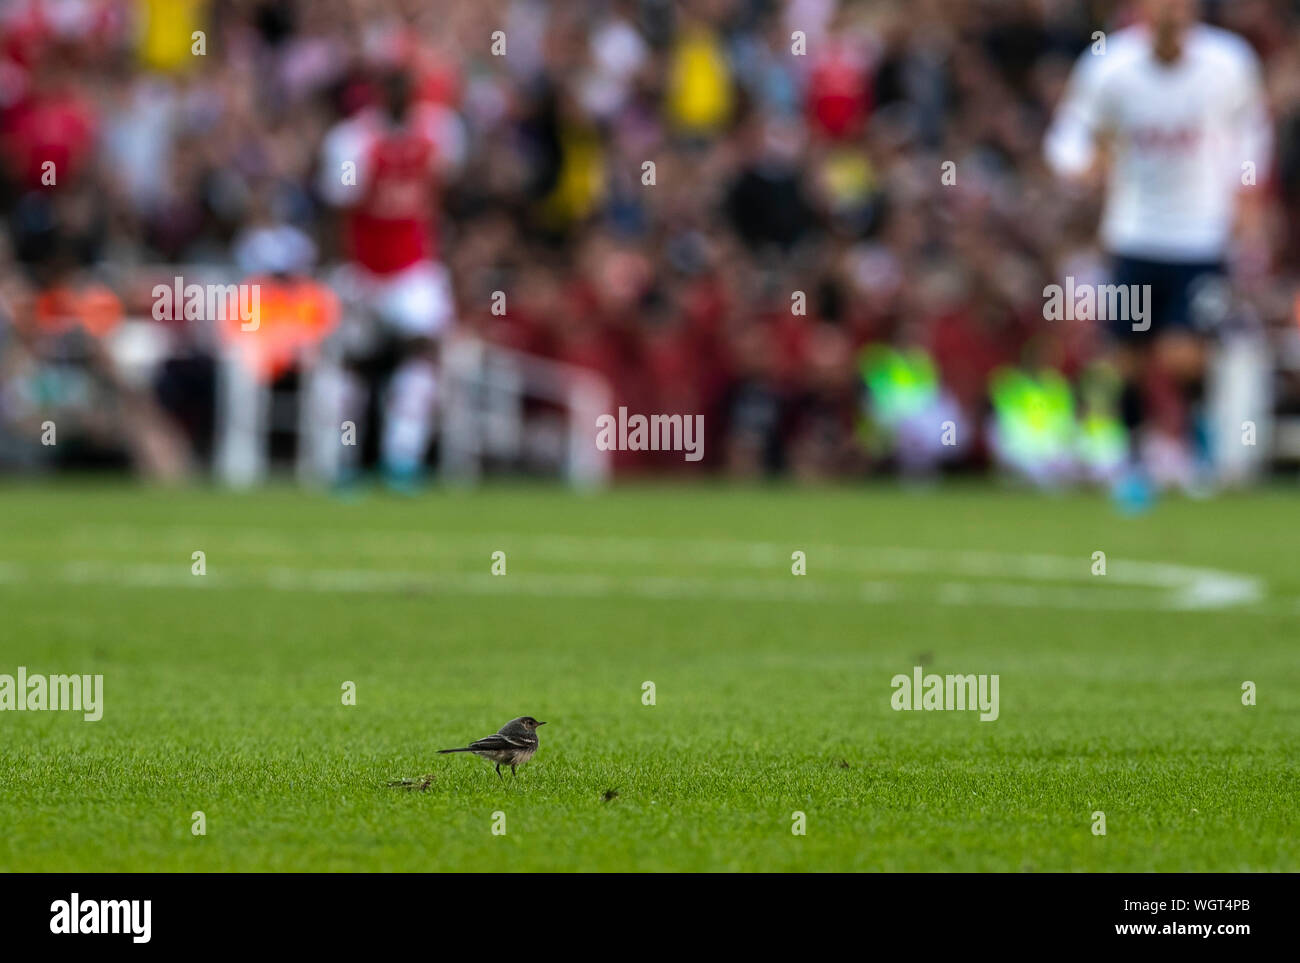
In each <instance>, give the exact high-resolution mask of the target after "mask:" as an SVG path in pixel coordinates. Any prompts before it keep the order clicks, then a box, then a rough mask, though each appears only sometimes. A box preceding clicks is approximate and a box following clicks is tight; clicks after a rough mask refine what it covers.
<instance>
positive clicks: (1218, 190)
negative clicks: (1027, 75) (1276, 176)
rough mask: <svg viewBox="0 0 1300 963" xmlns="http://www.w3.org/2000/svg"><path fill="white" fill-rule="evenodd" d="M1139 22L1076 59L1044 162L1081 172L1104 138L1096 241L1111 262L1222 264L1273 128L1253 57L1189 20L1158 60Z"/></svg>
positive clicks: (1243, 46) (1233, 39)
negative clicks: (1178, 44) (1171, 52)
mask: <svg viewBox="0 0 1300 963" xmlns="http://www.w3.org/2000/svg"><path fill="white" fill-rule="evenodd" d="M1151 44H1152V41H1151V35H1150V32H1149V31H1148V30H1147V28H1146V27H1144V26H1138V27H1129V28H1127V29H1124V30H1121V31H1118V32H1116V33H1114V34H1112V35H1111V36H1109V37H1107V38H1106V52H1105V53H1103V54H1095V53H1093V52H1092V51H1091V50H1089V51H1087V52H1085V53H1084V54H1083V56H1081V57H1080V58H1079V62H1078V63H1077V64H1076V66H1075V68H1074V73H1073V74H1072V75H1071V77H1070V83H1069V87H1068V88H1067V90H1066V94H1065V97H1064V99H1063V100H1062V101H1061V104H1060V106H1059V107H1058V108H1057V113H1056V117H1055V119H1054V121H1053V123H1052V126H1051V129H1050V130H1049V131H1048V134H1047V140H1046V144H1045V150H1046V155H1047V160H1048V163H1049V164H1051V166H1052V167H1053V168H1055V169H1056V170H1057V171H1058V172H1059V173H1063V174H1071V173H1080V172H1082V171H1085V170H1087V168H1088V167H1089V166H1090V165H1091V164H1092V162H1093V159H1094V157H1095V156H1096V149H1097V148H1096V142H1097V138H1098V137H1099V136H1101V137H1105V138H1106V139H1107V140H1108V141H1109V143H1110V145H1111V154H1112V163H1111V167H1110V171H1109V175H1108V176H1109V183H1108V184H1107V189H1106V206H1105V213H1104V215H1103V217H1102V225H1101V237H1102V243H1103V244H1104V245H1105V247H1106V249H1107V250H1108V251H1110V252H1111V253H1114V254H1121V255H1127V256H1129V257H1140V258H1150V259H1153V260H1163V261H1211V260H1217V259H1219V258H1221V257H1223V256H1224V254H1225V250H1226V247H1227V244H1228V241H1229V238H1230V235H1231V231H1232V225H1233V217H1234V212H1235V198H1236V194H1237V191H1239V190H1241V189H1242V187H1243V184H1246V183H1251V181H1250V178H1251V177H1252V176H1253V178H1254V181H1253V182H1254V183H1258V184H1262V183H1263V182H1264V179H1265V177H1266V176H1267V171H1268V167H1269V162H1270V155H1271V151H1272V132H1271V125H1270V122H1269V118H1268V110H1267V107H1266V105H1265V101H1264V89H1263V84H1262V81H1261V77H1260V66H1259V60H1258V58H1257V57H1256V56H1255V53H1254V51H1253V50H1252V49H1251V48H1250V45H1249V44H1248V43H1246V41H1245V40H1243V39H1242V38H1241V37H1239V36H1237V35H1236V34H1234V33H1230V32H1229V31H1226V30H1220V29H1218V28H1216V27H1210V26H1207V25H1204V24H1198V25H1196V26H1194V27H1193V28H1191V29H1190V30H1189V31H1188V33H1187V35H1186V37H1185V38H1184V42H1183V50H1182V54H1181V56H1180V57H1179V59H1178V60H1177V61H1176V62H1175V63H1172V64H1168V65H1166V64H1163V63H1161V62H1160V61H1159V60H1157V59H1156V57H1155V54H1154V52H1153V51H1152V48H1151Z"/></svg>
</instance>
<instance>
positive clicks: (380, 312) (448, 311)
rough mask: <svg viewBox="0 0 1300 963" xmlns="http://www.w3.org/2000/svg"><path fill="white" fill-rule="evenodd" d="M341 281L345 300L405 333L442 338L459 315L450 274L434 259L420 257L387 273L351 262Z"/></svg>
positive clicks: (407, 334)
mask: <svg viewBox="0 0 1300 963" xmlns="http://www.w3.org/2000/svg"><path fill="white" fill-rule="evenodd" d="M341 281H342V283H341V285H340V286H341V287H342V288H344V290H343V291H340V293H341V294H343V297H344V299H345V300H347V301H350V302H352V303H353V304H356V305H357V306H359V307H361V308H362V309H363V310H365V311H368V312H370V313H372V314H373V315H374V316H375V317H376V318H378V319H379V321H380V322H381V323H382V324H383V325H384V326H385V327H387V328H388V329H389V330H390V331H392V332H393V333H394V334H398V335H401V336H403V337H408V338H439V337H441V336H442V335H443V334H445V333H446V331H447V329H448V328H449V327H451V323H452V321H453V320H455V317H456V305H455V302H454V301H453V299H452V293H451V274H450V273H449V272H448V271H447V269H446V268H445V267H444V266H443V265H441V264H438V263H437V262H435V261H417V262H416V263H415V264H412V265H411V266H410V267H408V268H403V269H402V270H400V271H398V272H396V273H395V274H385V275H376V274H371V273H370V272H369V271H367V270H366V269H365V268H363V267H360V266H359V265H348V267H347V268H345V269H344V271H343V278H342V279H341Z"/></svg>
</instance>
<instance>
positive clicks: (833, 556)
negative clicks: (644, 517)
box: [0, 532, 1263, 611]
mask: <svg viewBox="0 0 1300 963" xmlns="http://www.w3.org/2000/svg"><path fill="white" fill-rule="evenodd" d="M225 534H229V533H225V532H223V535H225ZM357 534H361V533H353V537H355V536H356V535H357ZM381 537H385V538H386V537H387V536H381ZM464 537H465V538H466V539H468V538H470V537H469V536H464ZM472 539H473V546H474V547H475V548H476V549H479V548H481V547H482V545H484V544H489V545H491V544H510V543H511V542H512V541H514V542H516V543H517V542H519V541H522V542H524V543H525V544H531V545H532V547H533V549H534V551H532V552H528V549H526V548H525V549H523V551H524V552H525V553H526V554H530V555H532V556H533V557H541V558H548V559H550V560H554V561H561V560H562V561H569V562H573V561H588V562H592V561H596V562H600V561H604V562H608V561H609V560H610V558H609V553H606V554H605V556H604V557H603V558H601V557H599V556H601V554H602V553H601V552H600V551H599V548H600V547H602V546H603V547H605V548H610V547H613V548H614V549H615V552H616V553H621V557H622V559H623V560H626V561H631V560H634V559H637V558H639V560H640V561H642V562H648V561H661V562H662V561H665V560H667V559H668V558H672V559H678V560H680V559H682V558H690V559H692V560H695V561H698V560H700V558H701V553H702V552H705V553H706V554H708V553H707V552H706V551H705V547H706V546H707V548H708V549H710V550H713V551H716V552H717V554H716V555H713V556H712V558H713V559H714V560H717V561H725V562H727V563H730V564H738V563H739V564H745V565H752V564H756V563H757V562H758V561H760V560H761V562H762V565H763V567H765V568H772V567H776V566H782V567H783V566H784V565H786V564H788V558H787V556H786V554H785V553H786V551H787V549H788V546H785V545H778V544H776V543H770V542H737V543H728V542H706V541H699V540H686V541H681V542H677V541H673V540H672V539H667V538H658V539H623V538H617V537H615V538H610V537H605V536H593V537H590V538H588V537H581V536H560V537H556V538H547V537H545V536H525V537H523V538H522V539H521V538H519V537H518V536H516V538H515V539H513V540H512V539H509V538H508V537H505V536H488V535H482V536H479V535H476V536H472ZM648 548H649V549H652V550H651V551H649V552H646V551H645V550H646V549H648ZM723 548H726V549H728V551H727V552H725V553H724V552H723V551H722V549H723ZM511 549H512V550H513V551H518V550H519V548H518V546H517V544H516V545H512V546H511ZM593 549H597V551H596V552H595V555H596V556H598V557H596V558H593V557H592V550H593ZM635 549H641V550H642V552H643V554H641V555H640V556H636V555H635V554H634V550H635ZM660 549H671V553H670V554H669V555H667V556H664V557H658V558H657V557H655V556H656V555H657V551H656V550H660ZM808 551H809V552H810V557H815V558H816V559H818V561H819V563H820V564H823V565H829V569H828V570H830V571H832V572H833V573H834V574H836V575H837V576H838V575H843V574H844V572H843V570H842V569H838V568H836V567H835V566H836V563H837V562H838V563H839V564H840V565H843V564H844V563H845V562H847V561H849V560H854V561H856V562H858V563H859V564H862V565H863V567H864V568H867V569H869V570H871V571H881V570H883V571H894V572H901V573H906V574H910V575H916V574H935V575H937V574H942V573H951V574H957V575H961V576H965V577H975V578H977V579H979V580H978V581H974V582H956V581H950V580H948V581H942V582H939V583H937V584H936V583H926V584H922V583H917V582H915V581H911V582H908V581H903V582H897V581H888V580H880V579H873V580H869V581H850V580H847V579H843V578H836V579H834V580H830V581H824V582H819V581H817V580H816V579H815V578H814V577H811V576H805V577H802V578H795V577H793V576H786V577H783V578H768V579H755V578H736V577H729V578H716V577H688V576H681V575H645V574H628V575H615V574H608V573H602V574H589V573H578V572H575V573H562V572H557V573H549V574H535V573H522V574H515V575H509V576H504V577H498V576H492V575H489V574H488V573H486V572H483V573H470V572H433V571H416V570H383V569H360V568H345V569H327V568H316V569H305V568H294V567H288V566H273V567H270V568H254V567H244V566H239V567H233V566H232V567H231V568H229V569H227V570H225V571H222V570H221V569H220V568H219V567H218V568H216V570H215V571H213V572H210V573H209V574H207V575H204V576H195V575H192V574H191V573H190V570H189V562H188V559H186V560H185V561H184V562H183V563H178V564H176V565H167V564H140V563H126V564H124V563H121V562H114V561H98V562H96V561H78V562H70V563H66V564H64V565H61V566H54V567H52V568H42V567H39V566H37V567H28V568H24V567H23V566H19V565H16V564H12V563H5V564H0V583H10V584H12V583H18V582H28V583H34V584H41V583H43V582H44V583H48V582H49V581H50V580H51V579H52V580H53V581H56V582H61V583H64V584H73V585H91V584H98V585H113V586H121V587H127V588H146V589H147V588H176V587H187V588H213V589H245V590H258V589H269V590H273V591H289V592H330V593H355V592H362V593H385V592H386V593H399V594H400V593H407V594H440V595H491V596H511V595H529V596H543V597H545V596H564V597H594V598H599V597H617V596H623V597H634V598H646V599H666V600H699V599H730V600H739V601H751V602H762V601H777V602H821V603H826V602H842V603H858V604H861V603H863V602H868V603H871V602H875V603H882V602H883V603H888V602H898V601H907V602H927V601H929V602H938V603H939V604H942V605H984V606H989V605H992V606H1006V607H1015V608H1022V607H1034V608H1053V609H1106V610H1142V611H1149V610H1152V609H1156V610H1164V611H1188V610H1198V609H1199V610H1204V609H1217V608H1228V607H1237V606H1245V605H1248V604H1250V603H1253V602H1257V601H1259V600H1260V599H1261V598H1263V588H1262V585H1261V583H1260V581H1259V580H1258V579H1256V578H1254V577H1252V576H1248V575H1242V574H1238V573H1232V572H1224V571H1220V570H1217V569H1209V568H1198V567H1192V566H1184V565H1176V564H1172V563H1167V562H1143V561H1134V560H1125V559H1113V560H1111V562H1110V564H1109V566H1108V572H1109V574H1108V575H1106V576H1104V578H1105V579H1106V580H1107V582H1108V583H1109V584H1110V585H1117V586H1125V587H1130V588H1141V589H1159V590H1161V591H1158V592H1150V591H1144V592H1141V593H1136V592H1108V591H1107V590H1106V589H1105V588H1102V587H1101V586H1097V587H1095V588H1090V589H1081V588H1072V587H1068V586H1044V585H1033V584H1021V583H1017V582H1009V581H1006V580H1005V579H1006V577H1007V576H1008V575H1010V576H1013V577H1019V578H1022V579H1025V580H1027V581H1029V582H1033V581H1039V582H1041V581H1045V580H1047V581H1062V580H1072V581H1075V582H1084V581H1090V580H1092V578H1093V577H1091V576H1089V575H1087V570H1088V565H1089V561H1090V560H1088V559H1077V558H1069V557H1065V556H1054V555H1012V554H998V553H991V552H962V551H958V552H940V551H933V550H925V549H899V548H882V549H866V548H849V547H844V546H814V547H812V548H811V549H809V550H808ZM814 553H815V554H814ZM647 555H648V556H650V557H647ZM769 555H770V557H769ZM863 563H866V564H863ZM991 578H1001V580H1000V581H987V580H988V579H991Z"/></svg>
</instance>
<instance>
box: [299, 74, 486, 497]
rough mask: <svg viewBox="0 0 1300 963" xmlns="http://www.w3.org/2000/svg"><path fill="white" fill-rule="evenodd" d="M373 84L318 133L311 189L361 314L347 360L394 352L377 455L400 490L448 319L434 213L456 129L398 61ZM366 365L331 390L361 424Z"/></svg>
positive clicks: (411, 481)
mask: <svg viewBox="0 0 1300 963" xmlns="http://www.w3.org/2000/svg"><path fill="white" fill-rule="evenodd" d="M379 90H380V94H381V96H380V102H379V103H378V104H376V105H373V106H370V107H367V108H363V109H362V110H361V111H359V112H358V113H357V114H355V115H354V116H352V117H350V118H347V119H345V120H343V121H341V122H339V123H338V124H337V125H335V127H334V128H333V129H332V130H330V132H329V133H328V134H327V135H326V138H325V141H324V144H323V146H322V159H321V169H320V184H319V186H320V190H321V193H322V194H323V195H324V197H325V198H326V200H328V201H329V202H330V203H332V204H334V205H336V206H338V207H340V208H342V209H343V211H344V237H345V245H346V249H347V253H348V258H349V263H348V265H347V267H346V268H345V269H344V271H343V272H342V276H341V278H340V282H339V287H340V293H341V294H342V296H343V298H344V300H345V301H346V302H348V303H350V304H351V305H353V306H354V310H356V311H359V312H360V315H361V316H360V317H359V318H354V319H353V320H354V321H359V322H360V324H359V325H354V328H353V331H352V338H351V340H350V342H348V343H347V348H346V350H347V351H348V354H349V358H350V360H352V361H356V360H357V359H359V358H373V357H375V356H376V355H381V354H383V353H385V352H388V353H390V354H391V353H395V355H396V367H395V368H394V369H393V373H392V376H391V378H390V379H389V381H388V384H387V387H386V390H385V391H384V394H383V428H382V434H381V436H380V458H381V461H382V467H383V471H384V475H385V478H386V479H387V480H388V481H389V483H390V484H392V485H394V486H395V487H398V488H409V487H413V486H415V485H416V484H418V481H419V479H420V476H421V474H422V467H423V464H424V458H425V454H426V451H427V449H428V446H429V440H430V437H431V435H432V432H433V427H434V415H435V408H436V403H437V391H438V366H437V365H438V350H437V349H438V344H439V342H440V341H441V339H442V338H443V337H444V336H445V335H446V333H447V332H448V330H449V328H450V326H451V325H452V323H453V321H454V318H455V305H454V302H453V299H452V290H451V282H450V277H449V275H448V272H447V269H446V268H445V267H444V266H443V265H442V264H441V263H440V262H439V260H438V238H437V221H436V213H435V211H436V207H437V197H438V193H437V192H438V189H439V187H440V185H441V184H442V183H443V182H444V180H445V178H447V177H448V176H450V175H451V174H452V173H454V171H455V170H456V169H457V168H458V167H459V165H460V162H461V159H462V156H463V153H464V130H463V127H462V125H461V123H460V119H459V117H457V115H456V114H455V113H454V112H453V111H451V110H450V109H448V108H446V107H443V106H440V105H436V104H432V103H424V102H417V101H416V100H415V98H414V80H413V78H412V76H411V74H410V73H409V71H407V70H406V69H403V68H390V69H386V70H385V71H384V72H383V74H382V76H381V78H380V84H379ZM364 370H366V368H365V366H364V365H358V364H355V363H354V364H351V365H350V366H349V369H348V371H347V372H346V374H345V378H344V383H343V384H342V385H341V386H340V390H339V391H338V392H337V393H336V397H337V401H338V404H339V407H340V409H341V411H342V415H343V417H342V418H341V419H340V420H346V419H349V418H351V419H352V420H354V422H355V423H356V424H358V425H360V424H362V420H363V417H364V407H363V405H364V399H365V394H364V388H363V387H362V385H361V383H360V378H359V376H360V374H361V373H362V372H363V371H364ZM358 450H359V449H357V448H355V447H354V448H352V449H351V450H350V451H349V452H347V453H346V454H348V455H350V456H352V457H354V458H355V457H356V452H357V451H358ZM355 467H356V466H355V464H353V465H344V466H343V470H344V472H345V473H346V472H347V471H348V470H349V469H355Z"/></svg>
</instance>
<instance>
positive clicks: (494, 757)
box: [438, 716, 546, 779]
mask: <svg viewBox="0 0 1300 963" xmlns="http://www.w3.org/2000/svg"><path fill="white" fill-rule="evenodd" d="M544 725H546V723H545V722H538V721H537V720H536V719H534V718H533V717H532V716H520V717H519V718H518V719H511V720H510V721H509V722H507V723H506V724H505V725H504V726H502V727H501V728H500V729H499V730H497V732H496V734H495V735H491V736H484V737H483V738H482V739H479V740H478V741H476V742H471V743H470V744H469V745H468V746H465V747H463V748H461V749H439V750H438V753H439V754H440V755H441V754H442V753H447V752H472V753H474V755H476V756H482V757H483V758H484V759H486V760H488V762H495V763H496V764H497V775H498V776H501V764H502V763H505V764H506V765H507V766H509V767H510V774H511V775H512V776H517V775H518V772H517V771H516V767H518V766H522V765H523V764H524V763H526V762H527V761H528V760H529V759H531V758H533V753H535V752H536V751H537V727H538V726H544ZM501 778H502V779H504V778H505V776H501Z"/></svg>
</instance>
